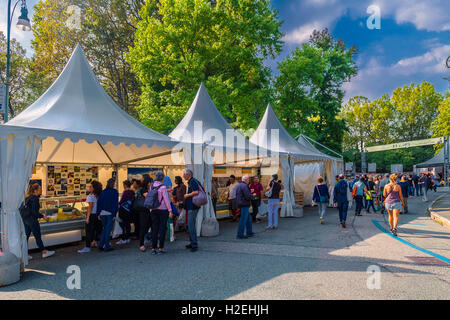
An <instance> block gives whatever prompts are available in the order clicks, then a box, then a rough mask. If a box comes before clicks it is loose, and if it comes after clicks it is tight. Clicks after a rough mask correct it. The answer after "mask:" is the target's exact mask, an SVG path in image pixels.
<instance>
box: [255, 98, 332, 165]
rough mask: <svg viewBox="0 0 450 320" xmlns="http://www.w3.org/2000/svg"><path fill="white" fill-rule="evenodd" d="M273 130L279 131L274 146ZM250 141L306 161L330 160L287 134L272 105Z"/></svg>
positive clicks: (268, 107)
mask: <svg viewBox="0 0 450 320" xmlns="http://www.w3.org/2000/svg"><path fill="white" fill-rule="evenodd" d="M271 130H278V138H279V142H278V143H277V142H276V141H274V143H273V144H272V142H271ZM250 141H251V142H253V143H255V144H257V145H259V146H261V147H264V148H267V149H269V150H272V151H276V152H279V153H282V154H290V155H292V156H294V157H295V158H300V159H304V160H330V159H329V157H328V156H327V155H325V154H322V153H321V152H318V150H316V151H317V152H316V151H314V150H312V149H311V148H310V147H308V146H306V145H302V144H300V143H298V142H297V141H296V140H295V139H294V138H293V137H292V136H291V135H290V134H289V132H287V130H286V129H285V128H284V126H283V125H282V124H281V122H280V120H278V118H277V116H276V115H275V112H274V111H273V109H272V106H271V105H270V104H269V105H268V106H267V109H266V112H265V113H264V116H263V118H262V119H261V122H260V123H259V126H258V128H257V129H256V131H255V133H254V134H253V136H252V137H251V138H250Z"/></svg>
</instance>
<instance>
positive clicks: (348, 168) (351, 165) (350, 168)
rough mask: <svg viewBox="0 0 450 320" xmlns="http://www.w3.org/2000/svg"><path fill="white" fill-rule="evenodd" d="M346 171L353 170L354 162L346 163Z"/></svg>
mask: <svg viewBox="0 0 450 320" xmlns="http://www.w3.org/2000/svg"><path fill="white" fill-rule="evenodd" d="M345 171H353V162H346V163H345Z"/></svg>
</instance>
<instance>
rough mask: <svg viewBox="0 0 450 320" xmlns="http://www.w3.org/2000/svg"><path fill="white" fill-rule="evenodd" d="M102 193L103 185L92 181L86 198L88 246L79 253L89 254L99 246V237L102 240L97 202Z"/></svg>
mask: <svg viewBox="0 0 450 320" xmlns="http://www.w3.org/2000/svg"><path fill="white" fill-rule="evenodd" d="M101 192H102V184H101V183H100V182H98V181H92V182H91V185H90V186H89V195H88V196H87V197H86V202H87V204H88V209H87V214H86V225H85V232H86V246H85V247H84V248H83V249H80V250H78V253H87V252H90V251H91V247H92V246H94V245H95V246H96V245H97V241H96V240H97V237H99V238H100V234H101V229H100V227H101V226H99V225H101V223H100V221H99V219H98V211H97V200H98V197H99V196H100V193H101Z"/></svg>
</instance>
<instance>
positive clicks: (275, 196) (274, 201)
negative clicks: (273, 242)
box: [265, 174, 281, 230]
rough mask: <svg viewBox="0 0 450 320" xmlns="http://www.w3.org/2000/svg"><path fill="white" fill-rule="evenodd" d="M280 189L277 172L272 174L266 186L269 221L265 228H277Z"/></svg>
mask: <svg viewBox="0 0 450 320" xmlns="http://www.w3.org/2000/svg"><path fill="white" fill-rule="evenodd" d="M280 191H281V183H280V182H278V174H273V175H272V180H270V182H269V184H268V185H267V187H266V193H265V195H266V197H267V198H269V200H268V201H267V209H268V211H269V212H268V216H269V219H268V220H269V223H268V225H267V227H266V230H273V229H277V228H278V209H279V208H280Z"/></svg>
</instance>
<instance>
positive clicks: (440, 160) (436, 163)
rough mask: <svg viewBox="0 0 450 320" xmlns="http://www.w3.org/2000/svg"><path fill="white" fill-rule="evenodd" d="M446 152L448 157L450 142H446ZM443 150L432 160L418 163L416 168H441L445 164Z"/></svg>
mask: <svg viewBox="0 0 450 320" xmlns="http://www.w3.org/2000/svg"><path fill="white" fill-rule="evenodd" d="M447 150H448V152H449V157H450V141H449V142H447ZM444 152H445V148H442V149H441V151H439V152H438V153H437V154H436V155H435V156H434V157H433V158H431V159H429V160H427V161H425V162H422V163H419V164H418V165H416V168H436V167H443V166H444V162H445V154H444Z"/></svg>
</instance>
